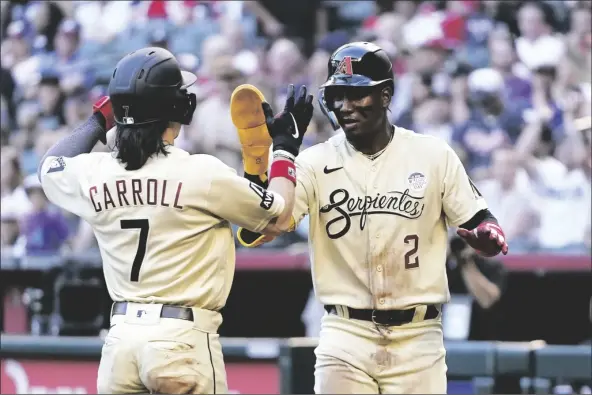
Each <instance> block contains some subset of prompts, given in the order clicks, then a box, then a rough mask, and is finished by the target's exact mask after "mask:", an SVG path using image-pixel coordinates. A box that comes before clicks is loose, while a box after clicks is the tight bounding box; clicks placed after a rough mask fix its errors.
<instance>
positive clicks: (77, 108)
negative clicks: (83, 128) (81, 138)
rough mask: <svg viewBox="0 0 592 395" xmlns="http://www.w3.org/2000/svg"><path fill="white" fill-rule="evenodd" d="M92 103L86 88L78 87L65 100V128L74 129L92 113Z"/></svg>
mask: <svg viewBox="0 0 592 395" xmlns="http://www.w3.org/2000/svg"><path fill="white" fill-rule="evenodd" d="M91 109H92V105H91V103H90V100H89V94H88V93H87V92H86V91H85V90H84V89H80V88H79V89H76V90H74V91H73V92H72V93H71V94H70V95H68V96H67V97H66V99H65V101H64V119H65V122H66V123H65V129H66V130H67V131H68V130H74V128H75V127H77V126H78V125H80V124H81V123H83V122H84V121H85V120H86V119H88V117H90V116H91V115H92V114H91Z"/></svg>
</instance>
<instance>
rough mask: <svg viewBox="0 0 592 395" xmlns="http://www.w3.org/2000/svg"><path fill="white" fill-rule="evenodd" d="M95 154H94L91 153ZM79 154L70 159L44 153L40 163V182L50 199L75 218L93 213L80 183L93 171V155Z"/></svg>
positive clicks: (94, 168) (86, 216) (85, 216)
mask: <svg viewBox="0 0 592 395" xmlns="http://www.w3.org/2000/svg"><path fill="white" fill-rule="evenodd" d="M94 155H96V154H94ZM94 155H93V154H81V155H78V156H75V157H74V158H66V157H63V156H48V157H47V158H45V161H44V162H43V164H42V166H41V172H40V181H41V186H42V188H43V192H45V196H47V199H49V201H50V202H52V203H53V204H55V205H56V206H59V207H61V208H63V209H64V210H66V211H69V212H71V213H73V214H75V215H77V216H79V217H82V218H88V217H89V216H91V215H92V214H93V213H94V209H93V208H92V206H91V203H90V201H89V200H88V199H87V197H86V193H85V191H84V190H83V187H82V185H83V184H84V180H85V179H86V177H87V172H91V171H96V167H97V166H96V163H95V162H96V160H95V159H96V157H95V156H94Z"/></svg>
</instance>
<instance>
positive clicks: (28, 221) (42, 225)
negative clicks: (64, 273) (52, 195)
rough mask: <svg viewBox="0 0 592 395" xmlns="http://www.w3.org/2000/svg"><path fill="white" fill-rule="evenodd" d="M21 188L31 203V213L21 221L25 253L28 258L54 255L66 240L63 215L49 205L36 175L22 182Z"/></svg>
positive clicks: (66, 233)
mask: <svg viewBox="0 0 592 395" xmlns="http://www.w3.org/2000/svg"><path fill="white" fill-rule="evenodd" d="M23 187H24V189H25V191H26V193H27V196H28V197H29V199H30V201H31V206H32V207H31V211H30V212H29V213H28V214H27V215H26V216H25V218H24V220H23V229H22V234H23V236H24V238H25V243H26V244H25V251H26V254H27V255H29V256H39V255H55V254H57V253H59V252H60V250H61V249H62V247H63V246H64V243H65V242H66V241H67V240H68V224H67V222H66V219H65V218H64V216H63V214H62V213H61V212H60V211H59V210H57V209H56V208H54V207H53V206H51V205H50V203H49V200H47V197H46V196H45V193H44V192H43V188H41V183H40V182H39V179H38V177H37V174H31V175H29V176H27V177H26V178H25V180H24V181H23Z"/></svg>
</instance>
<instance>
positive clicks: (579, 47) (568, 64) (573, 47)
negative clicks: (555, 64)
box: [558, 1, 592, 91]
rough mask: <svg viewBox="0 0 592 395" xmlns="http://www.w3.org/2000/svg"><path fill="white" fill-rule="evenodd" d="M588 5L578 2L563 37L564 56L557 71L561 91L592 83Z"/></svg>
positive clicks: (590, 30) (590, 29) (590, 22)
mask: <svg viewBox="0 0 592 395" xmlns="http://www.w3.org/2000/svg"><path fill="white" fill-rule="evenodd" d="M586 3H587V5H586ZM590 4H591V3H590V2H588V1H585V2H580V3H578V5H577V6H576V7H575V8H574V9H573V10H572V11H571V23H570V30H569V32H568V33H567V35H566V36H565V47H566V56H565V57H563V58H562V59H561V64H560V67H559V70H558V78H559V83H560V87H561V91H564V89H565V88H567V87H569V86H576V85H580V84H582V83H591V82H592V75H591V73H590V70H591V69H592V27H591V24H592V21H591V12H590Z"/></svg>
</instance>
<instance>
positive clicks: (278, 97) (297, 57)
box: [267, 38, 307, 108]
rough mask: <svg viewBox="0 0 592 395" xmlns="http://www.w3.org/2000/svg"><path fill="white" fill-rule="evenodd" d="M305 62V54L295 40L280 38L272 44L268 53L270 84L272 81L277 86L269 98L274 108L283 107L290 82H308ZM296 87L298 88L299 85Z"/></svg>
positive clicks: (295, 83)
mask: <svg viewBox="0 0 592 395" xmlns="http://www.w3.org/2000/svg"><path fill="white" fill-rule="evenodd" d="M305 62H306V59H305V57H304V54H303V53H302V51H301V50H300V48H299V47H298V45H297V44H296V43H295V42H294V41H292V40H289V39H287V38H280V39H278V40H276V41H274V43H273V44H272V45H271V48H269V52H268V53H267V67H268V68H269V72H270V75H269V76H268V84H269V83H271V84H272V85H273V87H276V88H275V89H274V91H273V93H272V95H273V96H272V97H268V98H267V100H271V103H272V107H273V108H282V106H283V105H284V104H283V103H285V101H286V100H285V97H286V94H287V86H288V85H289V84H291V83H292V84H294V85H299V84H303V83H304V82H306V79H307V76H306V70H305V69H304V66H305V64H306V63H305ZM295 88H296V89H298V86H296V87H295Z"/></svg>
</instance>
